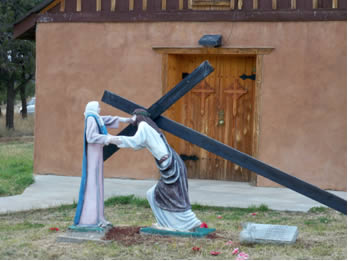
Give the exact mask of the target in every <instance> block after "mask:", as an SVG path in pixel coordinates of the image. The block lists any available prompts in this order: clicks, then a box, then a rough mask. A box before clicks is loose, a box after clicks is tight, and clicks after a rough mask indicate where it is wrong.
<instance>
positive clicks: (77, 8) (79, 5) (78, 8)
mask: <svg viewBox="0 0 348 261" xmlns="http://www.w3.org/2000/svg"><path fill="white" fill-rule="evenodd" d="M76 12H81V0H76Z"/></svg>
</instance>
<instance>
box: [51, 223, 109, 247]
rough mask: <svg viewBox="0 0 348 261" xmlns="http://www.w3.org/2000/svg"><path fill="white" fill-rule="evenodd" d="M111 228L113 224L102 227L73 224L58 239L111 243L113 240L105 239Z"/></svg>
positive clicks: (63, 240) (76, 241) (72, 241)
mask: <svg viewBox="0 0 348 261" xmlns="http://www.w3.org/2000/svg"><path fill="white" fill-rule="evenodd" d="M111 228H112V226H107V227H105V228H102V227H98V226H93V227H92V226H91V227H80V226H74V225H73V226H70V227H69V228H68V231H67V232H66V233H64V234H63V235H60V236H58V237H57V239H56V241H57V242H61V243H82V242H86V241H92V242H98V243H110V242H111V240H104V236H105V234H106V233H107V232H108V231H109V229H111Z"/></svg>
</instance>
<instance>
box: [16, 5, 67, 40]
mask: <svg viewBox="0 0 348 261" xmlns="http://www.w3.org/2000/svg"><path fill="white" fill-rule="evenodd" d="M60 1H61V0H45V1H43V2H42V3H40V4H39V5H37V6H35V7H34V8H33V9H31V10H30V11H29V12H28V13H26V14H25V15H24V16H23V17H21V18H19V19H18V20H17V21H16V22H15V23H14V24H13V38H14V39H26V40H35V26H36V19H37V16H38V14H40V13H42V12H43V11H47V10H48V9H47V7H50V8H52V7H54V6H55V5H57V4H58V3H60Z"/></svg>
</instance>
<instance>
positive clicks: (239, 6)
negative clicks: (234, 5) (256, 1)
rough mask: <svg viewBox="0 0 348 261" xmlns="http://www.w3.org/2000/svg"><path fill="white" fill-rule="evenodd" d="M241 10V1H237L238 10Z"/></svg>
mask: <svg viewBox="0 0 348 261" xmlns="http://www.w3.org/2000/svg"><path fill="white" fill-rule="evenodd" d="M242 9H243V0H238V10H242Z"/></svg>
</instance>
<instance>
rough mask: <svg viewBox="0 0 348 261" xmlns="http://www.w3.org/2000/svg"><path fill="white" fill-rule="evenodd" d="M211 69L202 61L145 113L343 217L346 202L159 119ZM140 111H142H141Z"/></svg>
mask: <svg viewBox="0 0 348 261" xmlns="http://www.w3.org/2000/svg"><path fill="white" fill-rule="evenodd" d="M213 70H214V69H213V68H212V67H211V65H210V64H209V63H208V62H207V61H205V62H203V63H202V64H201V65H200V66H198V67H197V68H196V69H195V70H194V71H193V72H192V73H191V74H189V75H188V76H187V77H185V78H184V79H183V80H182V81H181V82H180V83H179V84H178V85H176V86H175V87H174V88H173V89H171V90H170V91H169V92H168V93H166V94H165V95H164V96H163V97H162V98H161V99H159V100H158V101H157V102H156V103H154V104H153V105H152V106H151V107H149V108H148V109H147V110H148V112H150V114H151V118H152V119H153V120H154V121H155V122H156V124H157V125H158V126H159V127H160V128H161V129H163V130H165V131H167V132H169V133H171V134H174V135H175V136H177V137H179V138H181V139H184V140H186V141H188V142H190V143H193V144H195V145H197V146H199V147H201V148H203V149H205V150H207V151H209V152H212V153H214V154H216V155H218V156H220V157H222V158H224V159H227V160H229V161H231V162H233V163H235V164H237V165H239V166H241V167H243V168H247V169H249V170H251V171H253V172H255V173H257V174H259V175H261V176H263V177H265V178H268V179H270V180H272V181H274V182H276V183H278V184H280V185H283V186H285V187H287V188H289V189H292V190H294V191H296V192H298V193H300V194H302V195H304V196H306V197H309V198H311V199H313V200H316V201H318V202H320V203H322V204H324V205H326V206H328V207H330V208H333V209H335V210H337V211H339V212H341V213H343V214H345V215H347V201H346V200H344V199H342V198H340V197H338V196H336V195H334V194H332V193H329V192H327V191H325V190H322V189H320V188H318V187H316V186H313V185H312V184H309V183H307V182H305V181H303V180H301V179H298V178H296V177H294V176H291V175H289V174H287V173H285V172H283V171H281V170H279V169H276V168H274V167H272V166H270V165H267V164H265V163H263V162H261V161H259V160H257V159H255V158H253V157H251V156H249V155H247V154H245V153H243V152H240V151H238V150H236V149H234V148H232V147H230V146H227V145H226V144H223V143H221V142H219V141H217V140H214V139H212V138H210V137H208V136H206V135H204V134H201V133H199V132H197V131H195V130H192V129H190V128H188V127H186V126H184V125H182V124H179V123H177V122H175V121H172V120H170V119H168V118H166V117H164V116H161V114H162V113H163V112H165V111H166V110H167V109H168V108H169V107H170V106H171V105H173V104H174V103H175V102H176V101H177V100H178V99H180V98H181V97H182V96H183V95H185V94H186V93H187V92H189V91H190V90H191V89H192V88H193V87H194V86H195V85H196V84H198V83H199V82H200V81H201V80H203V79H204V78H205V77H207V76H208V75H209V74H210V73H211V72H212V71H213ZM102 101H103V102H105V103H106V104H109V105H111V106H113V107H115V108H117V109H119V110H121V111H124V112H126V113H128V114H131V113H132V112H133V111H134V110H135V109H137V108H143V107H142V106H140V105H138V104H135V103H133V102H131V101H128V100H126V99H124V98H122V97H120V96H118V95H116V94H114V93H112V92H109V91H105V92H104V95H103V97H102ZM143 109H144V108H143ZM135 132H136V128H135V127H134V126H132V125H129V126H128V127H126V128H125V129H124V130H122V131H121V132H120V133H119V134H118V135H126V136H129V135H133V134H134V133H135ZM117 150H118V147H117V146H115V145H109V146H105V147H104V160H106V159H108V158H109V157H110V156H111V155H112V154H113V153H115V152H116V151H117Z"/></svg>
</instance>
